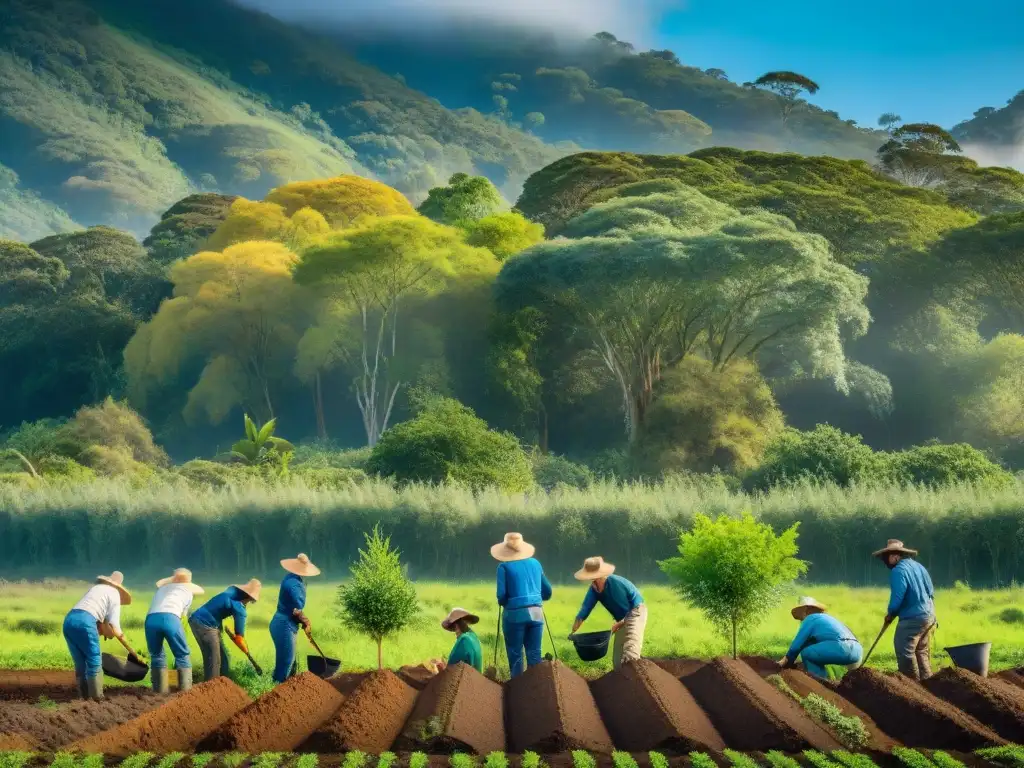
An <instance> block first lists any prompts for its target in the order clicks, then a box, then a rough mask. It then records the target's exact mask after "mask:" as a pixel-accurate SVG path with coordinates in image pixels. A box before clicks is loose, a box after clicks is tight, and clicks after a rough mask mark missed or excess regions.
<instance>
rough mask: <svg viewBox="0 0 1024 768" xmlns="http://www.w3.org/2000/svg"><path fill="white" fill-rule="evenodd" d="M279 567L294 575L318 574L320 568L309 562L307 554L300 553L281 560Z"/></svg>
mask: <svg viewBox="0 0 1024 768" xmlns="http://www.w3.org/2000/svg"><path fill="white" fill-rule="evenodd" d="M281 567H282V568H284V569H285V570H286V571H288V572H289V573H294V574H295V575H296V576H319V575H320V569H319V568H317V567H316V566H315V565H313V564H312V563H311V562H309V555H306V554H300V555H299V556H298V557H292V558H288V559H285V560H282V561H281Z"/></svg>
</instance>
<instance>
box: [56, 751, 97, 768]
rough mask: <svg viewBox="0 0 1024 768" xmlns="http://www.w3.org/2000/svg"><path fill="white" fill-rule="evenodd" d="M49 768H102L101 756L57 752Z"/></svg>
mask: <svg viewBox="0 0 1024 768" xmlns="http://www.w3.org/2000/svg"><path fill="white" fill-rule="evenodd" d="M50 768H103V755H84V756H83V755H76V754H74V753H73V752H58V753H57V754H55V755H54V756H53V761H52V762H51V763H50Z"/></svg>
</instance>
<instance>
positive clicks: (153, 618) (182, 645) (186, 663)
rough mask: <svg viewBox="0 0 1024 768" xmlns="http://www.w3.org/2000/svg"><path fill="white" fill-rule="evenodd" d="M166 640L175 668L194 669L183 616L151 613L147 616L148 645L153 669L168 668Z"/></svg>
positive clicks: (150, 663)
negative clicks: (165, 650) (165, 648)
mask: <svg viewBox="0 0 1024 768" xmlns="http://www.w3.org/2000/svg"><path fill="white" fill-rule="evenodd" d="M164 641H167V645H169V646H170V648H171V654H172V655H173V656H174V667H175V669H192V658H191V655H190V652H189V649H188V640H187V639H186V638H185V627H184V626H182V623H181V617H179V616H175V615H174V614H173V613H151V614H149V615H148V616H147V617H146V647H147V648H149V659H150V661H149V665H150V666H151V667H152V668H153V669H167V654H166V653H164Z"/></svg>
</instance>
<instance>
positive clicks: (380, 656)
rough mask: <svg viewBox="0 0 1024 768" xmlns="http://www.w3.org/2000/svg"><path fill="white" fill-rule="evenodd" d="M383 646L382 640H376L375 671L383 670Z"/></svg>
mask: <svg viewBox="0 0 1024 768" xmlns="http://www.w3.org/2000/svg"><path fill="white" fill-rule="evenodd" d="M383 644H384V639H383V638H380V639H378V640H377V669H384V653H383V651H382V649H381V646H382V645H383Z"/></svg>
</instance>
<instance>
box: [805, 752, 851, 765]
mask: <svg viewBox="0 0 1024 768" xmlns="http://www.w3.org/2000/svg"><path fill="white" fill-rule="evenodd" d="M804 759H805V760H807V762H808V763H810V764H811V765H813V766H814V768H842V766H841V765H840V764H839V763H835V762H832V761H831V760H829V759H828V758H827V757H826V756H825V755H823V754H821V752H818V751H816V750H813V749H808V750H805V751H804Z"/></svg>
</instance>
